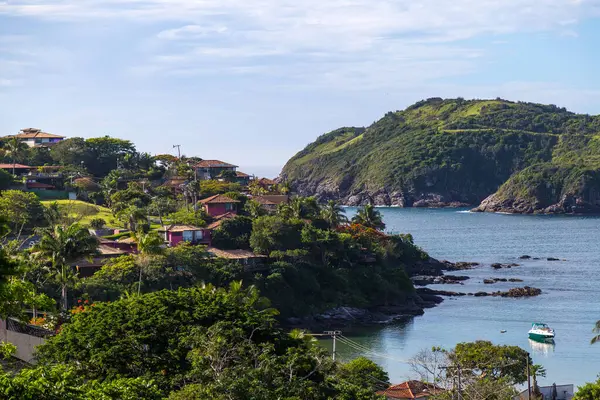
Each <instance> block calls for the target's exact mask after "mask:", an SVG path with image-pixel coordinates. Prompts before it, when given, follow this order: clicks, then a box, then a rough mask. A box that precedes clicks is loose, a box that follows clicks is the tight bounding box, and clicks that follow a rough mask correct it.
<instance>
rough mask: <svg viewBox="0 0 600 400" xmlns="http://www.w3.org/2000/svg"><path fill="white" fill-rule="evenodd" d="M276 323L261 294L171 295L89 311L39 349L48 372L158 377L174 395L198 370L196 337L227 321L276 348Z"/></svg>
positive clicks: (204, 291) (235, 288)
mask: <svg viewBox="0 0 600 400" xmlns="http://www.w3.org/2000/svg"><path fill="white" fill-rule="evenodd" d="M274 315H275V311H274V310H272V309H270V308H269V304H268V302H267V301H266V300H265V299H263V298H261V297H260V295H259V294H258V292H257V291H256V290H255V289H252V288H248V289H244V288H242V287H241V284H237V285H235V284H232V286H231V287H230V289H229V290H226V289H216V288H214V287H212V286H210V285H209V286H206V287H195V288H191V289H180V290H177V291H170V290H163V291H160V292H154V293H148V294H142V295H140V296H133V297H129V298H123V299H121V300H118V301H115V302H112V303H98V304H96V305H95V306H94V307H87V308H86V309H85V311H84V312H81V313H77V314H75V315H73V317H72V319H71V322H69V323H68V324H65V325H63V328H62V329H61V331H60V332H59V333H58V334H57V335H56V336H54V337H52V338H50V339H48V340H47V341H46V343H45V344H43V345H42V346H39V347H38V350H39V351H38V354H37V358H38V360H39V362H40V364H41V365H52V364H55V363H65V364H73V365H77V366H78V370H79V371H80V373H81V375H82V376H83V377H85V378H86V379H114V378H117V377H119V378H137V377H152V378H154V379H156V381H157V383H159V386H161V387H163V388H167V387H168V388H172V387H175V386H181V385H182V384H183V383H184V382H185V381H186V378H185V375H186V374H187V373H188V372H189V371H190V369H191V361H190V358H189V351H190V349H191V347H190V340H189V337H190V334H191V333H192V329H195V332H196V333H197V334H200V335H202V332H203V331H204V332H206V329H208V328H210V327H211V326H212V325H214V324H215V323H216V322H217V321H224V322H227V323H228V324H231V325H232V327H233V328H235V329H240V330H241V331H242V332H244V335H245V337H252V338H253V340H257V341H269V340H270V339H275V338H276V337H278V336H279V335H280V333H279V331H278V330H277V329H275V319H274ZM198 350H202V349H198ZM187 382H189V380H187Z"/></svg>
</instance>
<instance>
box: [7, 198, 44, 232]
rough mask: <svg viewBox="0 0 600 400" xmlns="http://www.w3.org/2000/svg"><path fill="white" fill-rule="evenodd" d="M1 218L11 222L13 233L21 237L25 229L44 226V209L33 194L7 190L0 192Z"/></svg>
mask: <svg viewBox="0 0 600 400" xmlns="http://www.w3.org/2000/svg"><path fill="white" fill-rule="evenodd" d="M0 216H1V217H3V218H4V219H5V220H6V221H10V225H11V228H12V231H13V233H15V234H16V235H17V236H20V235H21V233H22V231H23V229H25V228H32V227H34V226H36V225H38V226H39V225H43V224H44V222H45V218H44V208H43V206H42V203H40V200H39V198H38V197H37V196H36V195H35V194H34V193H31V192H23V191H20V190H6V191H4V192H0Z"/></svg>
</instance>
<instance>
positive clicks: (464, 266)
mask: <svg viewBox="0 0 600 400" xmlns="http://www.w3.org/2000/svg"><path fill="white" fill-rule="evenodd" d="M442 262H443V263H445V264H446V271H462V270H468V269H473V268H475V267H477V266H479V263H476V262H465V261H459V262H456V263H454V264H453V263H451V262H450V261H442Z"/></svg>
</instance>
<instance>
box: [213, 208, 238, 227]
mask: <svg viewBox="0 0 600 400" xmlns="http://www.w3.org/2000/svg"><path fill="white" fill-rule="evenodd" d="M235 217H236V215H235V214H234V213H230V212H228V213H225V214H222V215H219V216H217V217H215V218H214V221H213V222H212V223H211V224H210V225H208V226H207V227H206V229H211V230H212V229H217V228H218V227H220V226H221V224H222V223H223V221H225V220H226V219H230V218H235Z"/></svg>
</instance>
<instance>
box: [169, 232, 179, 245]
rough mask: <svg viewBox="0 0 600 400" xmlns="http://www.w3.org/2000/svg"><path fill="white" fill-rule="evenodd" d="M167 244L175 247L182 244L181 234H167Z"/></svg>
mask: <svg viewBox="0 0 600 400" xmlns="http://www.w3.org/2000/svg"><path fill="white" fill-rule="evenodd" d="M168 234H169V243H171V246H173V247H175V246H177V245H178V244H179V243H181V242H183V234H182V232H169V233H168Z"/></svg>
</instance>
